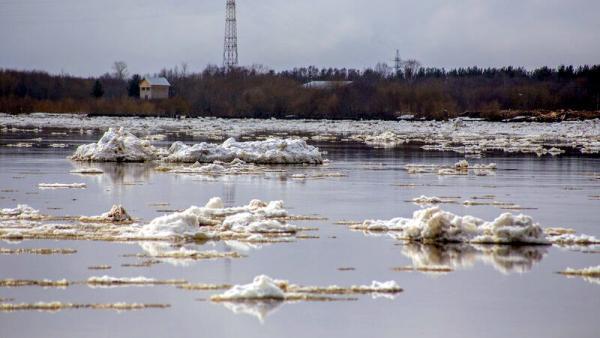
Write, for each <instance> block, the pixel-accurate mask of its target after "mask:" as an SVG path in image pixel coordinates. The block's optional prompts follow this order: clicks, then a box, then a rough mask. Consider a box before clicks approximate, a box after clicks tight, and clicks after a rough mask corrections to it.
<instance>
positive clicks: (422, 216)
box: [351, 207, 550, 244]
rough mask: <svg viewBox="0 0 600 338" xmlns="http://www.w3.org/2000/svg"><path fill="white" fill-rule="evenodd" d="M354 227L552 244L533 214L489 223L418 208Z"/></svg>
mask: <svg viewBox="0 0 600 338" xmlns="http://www.w3.org/2000/svg"><path fill="white" fill-rule="evenodd" d="M351 228H353V229H358V230H368V231H393V232H397V234H396V237H397V238H399V239H403V240H409V241H419V242H424V243H435V242H459V243H490V244H491V243H495V244H498V243H505V244H511V243H531V244H550V242H549V241H548V240H547V239H546V237H545V236H544V232H543V230H542V228H541V227H540V226H539V225H538V224H535V223H534V222H533V219H532V218H531V217H529V216H525V215H512V214H510V213H504V214H502V215H500V216H499V217H498V218H496V219H495V220H493V221H491V222H488V221H484V220H482V219H480V218H477V217H473V216H462V217H461V216H458V215H455V214H453V213H450V212H447V211H443V210H442V209H440V208H439V207H432V208H428V209H422V210H417V211H415V212H414V214H413V217H412V218H401V217H398V218H393V219H391V220H385V221H384V220H367V221H364V222H363V223H362V224H359V225H353V226H351Z"/></svg>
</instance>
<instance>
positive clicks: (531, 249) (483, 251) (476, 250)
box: [402, 243, 548, 274]
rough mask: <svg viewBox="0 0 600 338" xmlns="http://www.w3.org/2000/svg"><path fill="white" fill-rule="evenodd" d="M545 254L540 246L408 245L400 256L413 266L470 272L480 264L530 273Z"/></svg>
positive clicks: (500, 270)
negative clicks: (438, 267) (443, 267)
mask: <svg viewBox="0 0 600 338" xmlns="http://www.w3.org/2000/svg"><path fill="white" fill-rule="evenodd" d="M547 252H548V248H547V247H545V246H539V245H536V246H512V245H473V244H439V245H431V244H418V243H410V244H405V245H403V246H402V254H403V255H404V256H406V257H408V258H410V259H411V260H412V264H413V266H415V267H427V266H447V267H450V268H452V269H469V268H472V267H473V266H474V265H475V264H476V263H477V262H483V263H484V264H486V265H490V266H492V267H493V268H494V269H496V270H497V271H499V272H501V273H504V274H511V273H524V272H528V271H530V270H531V268H532V267H533V266H534V265H535V264H536V263H539V262H540V261H541V260H542V259H543V258H544V256H545V255H546V254H547Z"/></svg>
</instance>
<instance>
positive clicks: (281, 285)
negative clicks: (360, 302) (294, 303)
mask: <svg viewBox="0 0 600 338" xmlns="http://www.w3.org/2000/svg"><path fill="white" fill-rule="evenodd" d="M401 291H402V289H401V288H400V287H399V286H398V284H397V283H396V282H395V281H388V282H377V281H373V282H372V283H371V285H354V286H351V287H340V286H337V285H333V286H326V287H316V286H299V285H294V284H290V283H289V282H288V281H285V280H277V279H272V278H270V277H268V276H265V275H260V276H256V277H255V278H254V281H253V282H252V283H250V284H245V285H234V286H233V287H232V288H231V289H229V290H227V291H225V293H223V294H220V295H215V296H212V297H211V298H210V299H211V300H212V301H215V302H227V301H234V302H245V301H264V300H275V301H284V300H319V295H351V294H368V293H390V294H395V293H399V292H401ZM322 300H335V298H322Z"/></svg>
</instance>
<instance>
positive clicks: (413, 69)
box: [402, 59, 421, 79]
mask: <svg viewBox="0 0 600 338" xmlns="http://www.w3.org/2000/svg"><path fill="white" fill-rule="evenodd" d="M402 68H404V77H405V78H407V79H413V78H414V77H415V75H417V72H418V71H419V69H420V68H421V63H420V62H419V61H417V60H415V59H408V60H405V61H402Z"/></svg>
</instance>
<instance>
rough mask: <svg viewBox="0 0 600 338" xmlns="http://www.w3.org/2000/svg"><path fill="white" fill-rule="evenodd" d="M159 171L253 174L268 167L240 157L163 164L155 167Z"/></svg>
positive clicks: (218, 174) (204, 173) (201, 173)
mask: <svg viewBox="0 0 600 338" xmlns="http://www.w3.org/2000/svg"><path fill="white" fill-rule="evenodd" d="M155 169H156V170H158V171H164V172H169V173H174V174H200V175H211V176H221V175H251V174H263V173H264V172H265V169H266V168H263V167H259V166H257V165H255V164H253V163H246V162H244V161H242V160H240V159H238V158H236V159H234V160H233V161H231V162H220V161H215V162H213V163H210V164H202V163H200V162H196V163H194V164H192V165H190V166H169V165H164V164H163V165H161V166H159V167H157V168H155Z"/></svg>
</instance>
